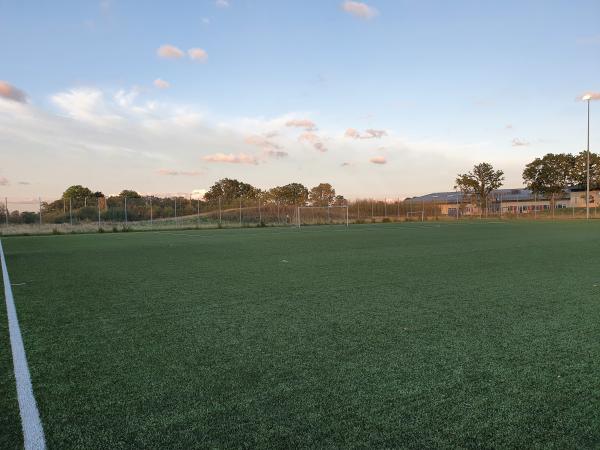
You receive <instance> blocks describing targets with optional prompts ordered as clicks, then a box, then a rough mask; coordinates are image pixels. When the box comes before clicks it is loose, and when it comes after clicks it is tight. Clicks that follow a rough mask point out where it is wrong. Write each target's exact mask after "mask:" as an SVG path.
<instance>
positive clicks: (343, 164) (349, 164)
mask: <svg viewBox="0 0 600 450" xmlns="http://www.w3.org/2000/svg"><path fill="white" fill-rule="evenodd" d="M351 165H352V164H351V163H349V162H347V161H345V162H343V163H341V164H340V166H341V167H348V166H351Z"/></svg>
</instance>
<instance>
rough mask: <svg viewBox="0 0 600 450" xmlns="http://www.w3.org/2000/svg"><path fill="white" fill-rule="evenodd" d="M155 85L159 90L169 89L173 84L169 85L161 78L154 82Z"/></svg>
mask: <svg viewBox="0 0 600 450" xmlns="http://www.w3.org/2000/svg"><path fill="white" fill-rule="evenodd" d="M153 84H154V86H155V87H157V88H158V89H168V88H169V87H170V86H171V83H169V82H168V81H165V80H162V79H160V78H157V79H156V80H154V82H153Z"/></svg>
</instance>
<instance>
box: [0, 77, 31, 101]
mask: <svg viewBox="0 0 600 450" xmlns="http://www.w3.org/2000/svg"><path fill="white" fill-rule="evenodd" d="M0 98H5V99H7V100H13V101H15V102H19V103H25V102H26V101H27V96H26V95H25V92H23V91H22V90H20V89H17V88H16V87H14V86H13V85H12V84H10V83H8V82H7V81H2V80H0Z"/></svg>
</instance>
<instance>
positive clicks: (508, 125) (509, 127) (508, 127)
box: [504, 123, 513, 130]
mask: <svg viewBox="0 0 600 450" xmlns="http://www.w3.org/2000/svg"><path fill="white" fill-rule="evenodd" d="M504 129H505V130H512V129H513V126H512V123H507V124H506V125H504Z"/></svg>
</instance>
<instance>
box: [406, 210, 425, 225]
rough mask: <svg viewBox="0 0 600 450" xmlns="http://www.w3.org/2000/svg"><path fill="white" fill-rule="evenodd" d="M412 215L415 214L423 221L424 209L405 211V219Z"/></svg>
mask: <svg viewBox="0 0 600 450" xmlns="http://www.w3.org/2000/svg"><path fill="white" fill-rule="evenodd" d="M413 216H416V217H418V218H420V219H421V222H425V211H424V210H421V211H406V219H407V220H408V219H411V218H412V217H413Z"/></svg>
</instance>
